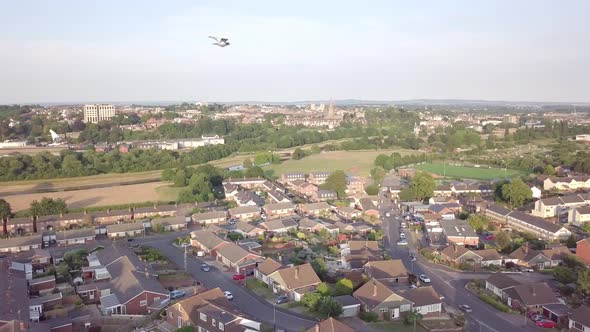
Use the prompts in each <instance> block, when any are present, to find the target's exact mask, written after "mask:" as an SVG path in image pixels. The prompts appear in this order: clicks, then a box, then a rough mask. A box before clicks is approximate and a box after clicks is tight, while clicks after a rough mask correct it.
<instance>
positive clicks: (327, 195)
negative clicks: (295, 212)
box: [311, 189, 338, 202]
mask: <svg viewBox="0 0 590 332" xmlns="http://www.w3.org/2000/svg"><path fill="white" fill-rule="evenodd" d="M311 197H312V199H313V200H316V201H321V202H325V201H330V200H335V199H338V194H337V193H336V192H335V191H334V190H324V189H320V190H318V191H316V192H315V193H313V194H312V195H311Z"/></svg>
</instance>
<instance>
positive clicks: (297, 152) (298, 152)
mask: <svg viewBox="0 0 590 332" xmlns="http://www.w3.org/2000/svg"><path fill="white" fill-rule="evenodd" d="M291 157H292V158H293V159H294V160H299V159H303V158H304V157H305V152H304V151H303V150H301V149H300V148H297V149H295V150H294V151H293V154H292V155H291Z"/></svg>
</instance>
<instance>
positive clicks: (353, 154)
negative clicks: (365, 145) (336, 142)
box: [264, 149, 416, 176]
mask: <svg viewBox="0 0 590 332" xmlns="http://www.w3.org/2000/svg"><path fill="white" fill-rule="evenodd" d="M394 152H399V153H400V154H401V155H406V154H411V153H412V152H414V153H416V152H415V151H412V150H403V149H398V150H360V151H330V152H322V153H319V154H314V155H311V156H309V157H305V158H303V159H300V160H292V159H290V160H287V161H285V162H283V163H281V164H278V165H269V166H267V167H264V169H265V170H267V169H271V170H273V171H274V172H275V175H281V174H283V173H292V172H303V173H309V172H312V171H335V170H343V171H344V172H345V173H349V174H354V175H359V176H369V175H370V171H371V169H372V168H373V167H375V166H374V164H373V162H374V161H375V158H376V157H377V156H378V155H380V154H386V155H390V154H392V153H394Z"/></svg>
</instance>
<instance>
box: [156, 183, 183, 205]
mask: <svg viewBox="0 0 590 332" xmlns="http://www.w3.org/2000/svg"><path fill="white" fill-rule="evenodd" d="M184 188H185V187H173V186H161V187H157V188H156V193H157V194H158V200H160V201H164V202H167V201H169V202H172V201H176V199H177V198H178V193H180V191H181V190H182V189H184Z"/></svg>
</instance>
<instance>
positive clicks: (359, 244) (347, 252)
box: [340, 240, 383, 269]
mask: <svg viewBox="0 0 590 332" xmlns="http://www.w3.org/2000/svg"><path fill="white" fill-rule="evenodd" d="M341 247H342V249H341V251H340V254H341V256H342V257H343V258H344V262H345V264H346V267H347V268H348V269H363V268H364V266H365V264H366V263H367V262H369V261H378V260H382V258H383V253H382V250H381V248H380V247H379V242H378V241H368V240H365V241H357V240H350V241H348V243H347V244H346V245H344V246H341Z"/></svg>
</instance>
